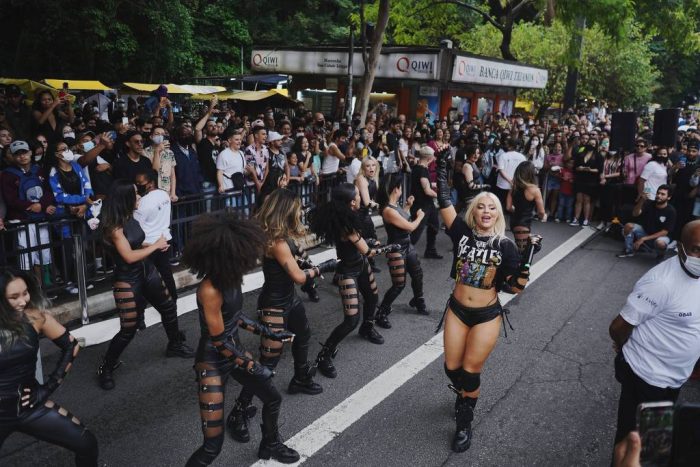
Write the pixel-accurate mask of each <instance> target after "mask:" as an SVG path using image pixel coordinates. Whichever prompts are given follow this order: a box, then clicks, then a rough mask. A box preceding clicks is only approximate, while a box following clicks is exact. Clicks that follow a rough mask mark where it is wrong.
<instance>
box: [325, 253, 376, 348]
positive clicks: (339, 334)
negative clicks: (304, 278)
mask: <svg viewBox="0 0 700 467" xmlns="http://www.w3.org/2000/svg"><path fill="white" fill-rule="evenodd" d="M337 279H338V289H339V290H340V298H341V300H342V302H343V312H344V313H345V317H344V318H343V322H342V323H340V324H339V325H338V326H337V327H336V328H335V329H334V330H333V332H331V335H330V336H328V339H327V340H326V345H327V346H329V347H330V348H332V349H334V348H336V347H337V346H338V344H340V342H341V341H342V340H343V339H345V337H346V336H347V335H348V334H350V333H351V332H352V331H353V330H354V329H355V328H356V327H357V325H358V324H359V323H360V316H359V311H360V300H359V294H358V291H359V293H360V294H362V300H363V304H362V320H363V321H372V320H374V313H375V312H376V308H377V302H378V301H379V294H378V292H377V283H376V282H375V281H374V274H372V270H371V269H370V266H369V263H368V262H366V261H364V262H363V264H362V271H361V272H360V273H359V274H352V273H349V274H348V273H346V274H343V273H342V272H339V273H338V275H337Z"/></svg>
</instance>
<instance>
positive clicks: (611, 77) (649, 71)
mask: <svg viewBox="0 0 700 467" xmlns="http://www.w3.org/2000/svg"><path fill="white" fill-rule="evenodd" d="M625 27H626V28H627V30H628V31H629V33H628V35H627V36H626V37H623V38H619V39H618V40H614V39H613V38H611V37H610V36H607V35H606V34H605V33H604V32H603V31H602V29H601V28H599V27H597V26H594V27H592V28H589V29H586V31H585V32H584V38H583V44H584V45H583V54H582V57H581V62H580V63H579V71H580V75H581V78H580V79H579V95H581V96H594V97H596V98H601V99H605V100H607V101H609V102H611V103H612V104H614V105H616V106H620V107H634V106H638V105H641V104H644V103H648V102H650V99H651V96H652V93H653V92H654V90H655V88H656V86H657V83H658V79H659V72H658V70H657V69H656V68H655V67H654V65H653V64H652V54H651V52H650V50H649V47H648V40H647V39H646V38H645V37H643V36H642V35H641V34H640V33H639V31H638V28H637V27H636V26H635V25H634V24H630V25H627V26H625ZM499 37H500V33H499V32H498V31H497V30H496V29H495V28H494V27H492V26H490V25H482V26H480V27H478V28H476V29H474V30H472V31H469V32H468V33H465V34H464V36H463V42H464V45H465V50H468V51H470V52H474V53H478V54H482V55H488V56H494V55H496V54H498V44H499V40H498V38H499ZM570 38H571V32H570V30H569V28H567V27H566V26H565V25H564V24H563V23H562V22H561V21H555V22H554V23H553V24H552V26H551V27H545V26H543V25H538V24H533V23H520V24H518V25H516V26H515V28H514V29H513V42H512V44H511V46H512V49H513V52H514V53H515V55H516V56H517V57H518V58H519V59H520V60H521V61H523V62H524V63H527V64H531V65H536V66H541V67H544V68H547V70H549V82H548V84H547V87H546V88H545V89H544V90H530V91H523V92H522V93H521V95H522V96H523V97H526V98H530V99H533V100H534V101H535V102H537V103H538V104H543V105H548V104H551V103H554V102H560V101H561V100H562V99H563V94H564V85H565V83H566V73H567V68H568V65H569V62H570V60H569V51H568V44H569V42H570Z"/></svg>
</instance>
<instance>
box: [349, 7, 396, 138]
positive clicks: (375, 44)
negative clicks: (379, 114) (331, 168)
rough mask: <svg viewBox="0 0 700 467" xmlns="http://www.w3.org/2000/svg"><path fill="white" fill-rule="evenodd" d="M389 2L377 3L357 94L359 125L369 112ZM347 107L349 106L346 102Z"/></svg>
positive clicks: (362, 123) (387, 20)
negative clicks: (377, 12)
mask: <svg viewBox="0 0 700 467" xmlns="http://www.w3.org/2000/svg"><path fill="white" fill-rule="evenodd" d="M390 3H391V0H380V1H379V14H378V16H377V25H376V27H375V29H374V37H373V38H372V47H371V48H370V51H369V56H368V57H367V65H366V66H365V70H364V73H363V74H362V82H361V84H360V89H359V91H358V93H357V104H358V105H359V108H360V122H361V123H360V125H362V126H364V124H365V120H366V119H367V111H368V110H369V94H370V92H372V85H373V84H374V75H375V74H376V70H377V62H378V61H379V55H380V54H381V51H382V43H383V42H384V32H385V31H386V25H387V23H388V22H389V9H390V6H391V5H390ZM348 105H351V103H350V102H348Z"/></svg>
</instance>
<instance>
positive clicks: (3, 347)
mask: <svg viewBox="0 0 700 467" xmlns="http://www.w3.org/2000/svg"><path fill="white" fill-rule="evenodd" d="M0 294H2V295H1V296H0V447H2V444H3V443H4V442H5V440H6V439H7V437H8V436H10V434H12V433H13V432H15V431H19V432H21V433H25V434H28V435H30V436H33V437H35V438H37V439H40V440H42V441H46V442H48V443H52V444H56V445H58V446H61V447H63V448H66V449H70V450H71V451H73V452H75V465H77V466H79V467H92V466H96V465H97V440H96V439H95V436H94V435H93V434H92V433H90V432H89V431H88V430H87V429H86V428H85V427H84V426H83V425H82V423H80V421H79V420H78V419H77V418H75V417H74V416H73V415H72V414H71V413H70V412H68V410H66V409H64V408H63V407H61V406H59V405H58V404H56V403H55V402H54V401H52V400H49V396H50V395H51V394H52V393H53V392H54V391H55V390H56V388H58V386H59V385H60V384H61V383H62V382H63V379H64V378H65V377H66V374H67V373H68V372H69V371H70V369H71V367H72V365H73V360H74V359H75V357H76V356H77V355H78V350H79V347H78V341H77V340H76V339H75V338H74V337H73V336H71V335H70V334H69V333H68V331H66V328H64V327H63V326H62V325H61V324H60V323H59V322H58V321H56V319H55V318H54V317H53V316H51V315H50V314H49V313H45V312H44V311H42V310H41V308H42V305H43V304H42V301H43V300H42V296H41V292H40V290H39V287H38V286H37V284H36V282H35V281H34V279H33V278H32V277H30V276H29V274H26V273H24V272H16V271H5V272H3V273H2V274H1V275H0ZM40 334H43V335H45V336H46V337H48V338H49V339H51V340H53V342H54V343H55V344H56V345H57V346H58V347H60V348H61V356H60V357H59V359H58V363H57V364H56V368H55V369H54V371H53V372H52V373H51V375H50V376H49V378H48V380H47V382H46V383H45V384H39V382H38V381H37V380H36V379H35V372H36V355H37V352H38V350H39V335H40ZM27 464H31V462H27Z"/></svg>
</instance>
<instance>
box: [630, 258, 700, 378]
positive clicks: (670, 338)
mask: <svg viewBox="0 0 700 467" xmlns="http://www.w3.org/2000/svg"><path fill="white" fill-rule="evenodd" d="M699 303H700V279H693V278H692V277H690V276H689V275H688V274H686V273H685V271H683V269H682V268H681V265H680V261H679V259H678V257H677V256H674V257H673V258H669V259H667V260H666V261H664V262H662V263H661V264H659V265H657V266H655V267H654V268H652V269H650V270H649V271H648V272H647V273H646V274H644V276H642V278H641V279H639V281H637V283H636V284H635V286H634V290H633V291H632V293H631V294H630V295H629V296H628V297H627V302H626V303H625V306H624V307H623V308H622V311H620V316H622V318H624V320H625V321H627V322H628V323H630V324H631V325H633V326H635V328H634V330H633V331H632V335H631V336H630V338H629V340H628V341H627V342H626V343H625V345H624V346H623V347H622V352H623V354H624V356H625V360H627V363H629V365H630V367H631V368H632V370H633V371H634V373H635V374H636V375H637V376H639V377H640V378H642V379H643V380H644V381H646V382H647V383H648V384H651V385H652V386H656V387H660V388H679V387H680V386H681V385H683V383H685V382H686V381H687V380H688V377H689V376H690V373H692V371H693V367H694V366H695V362H697V361H698V358H700V306H698V304H699Z"/></svg>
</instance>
